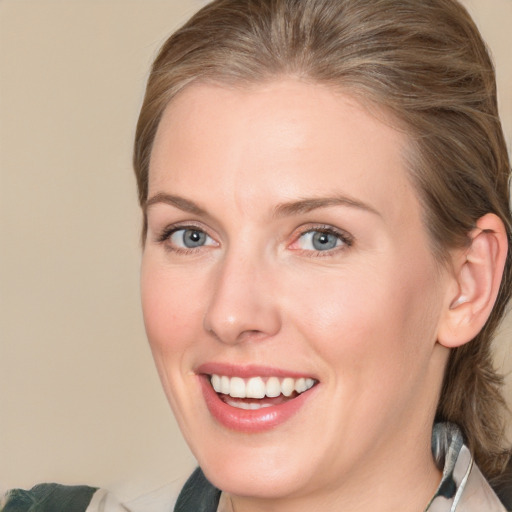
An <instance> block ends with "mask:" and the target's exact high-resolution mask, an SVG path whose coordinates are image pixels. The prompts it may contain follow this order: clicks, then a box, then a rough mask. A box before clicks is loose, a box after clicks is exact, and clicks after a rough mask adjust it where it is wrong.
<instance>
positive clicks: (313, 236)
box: [298, 230, 343, 251]
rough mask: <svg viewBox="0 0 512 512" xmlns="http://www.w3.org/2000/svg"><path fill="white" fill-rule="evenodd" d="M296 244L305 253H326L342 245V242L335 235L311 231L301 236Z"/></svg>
mask: <svg viewBox="0 0 512 512" xmlns="http://www.w3.org/2000/svg"><path fill="white" fill-rule="evenodd" d="M298 244H299V247H300V248H301V249H303V250H306V251H328V250H330V249H334V248H335V247H338V246H340V245H342V244H343V240H342V239H341V237H340V236H339V235H337V234H335V233H330V232H328V231H318V230H312V231H308V232H306V233H304V234H303V235H301V236H300V238H299V240H298Z"/></svg>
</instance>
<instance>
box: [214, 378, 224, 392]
mask: <svg viewBox="0 0 512 512" xmlns="http://www.w3.org/2000/svg"><path fill="white" fill-rule="evenodd" d="M220 382H221V381H220V377H219V376H218V375H212V386H213V389H215V391H216V392H217V393H220V392H221V389H222V388H221V385H220Z"/></svg>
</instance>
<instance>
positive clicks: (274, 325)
mask: <svg viewBox="0 0 512 512" xmlns="http://www.w3.org/2000/svg"><path fill="white" fill-rule="evenodd" d="M241 245H243V244H240V246H238V247H232V248H231V249H230V250H227V251H226V253H225V255H224V257H223V258H222V260H220V261H219V262H218V267H217V269H216V272H215V275H214V277H213V285H212V293H211V296H210V301H209V304H208V307H207V310H206V313H205V317H204V327H205V329H206V330H207V331H208V332H211V333H212V334H214V336H215V337H216V338H217V339H219V340H220V341H222V342H223V343H231V344H234V343H239V342H241V341H243V340H244V339H249V338H254V339H255V338H265V337H269V336H273V335H274V334H276V333H277V332H278V331H279V329H280V325H281V321H280V316H279V311H278V307H277V304H276V303H275V301H274V300H273V293H272V289H271V286H270V284H271V281H272V270H271V265H270V264H269V262H268V261H266V259H265V257H264V254H263V252H262V251H259V252H258V251H257V250H255V248H254V247H252V248H251V247H248V246H246V247H242V246H241Z"/></svg>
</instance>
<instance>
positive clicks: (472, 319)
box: [437, 213, 508, 348]
mask: <svg viewBox="0 0 512 512" xmlns="http://www.w3.org/2000/svg"><path fill="white" fill-rule="evenodd" d="M469 238H470V245H469V247H467V248H464V249H463V250H461V251H458V252H457V254H456V255H454V258H453V261H452V263H453V271H454V280H455V282H454V285H453V286H451V287H450V289H449V290H447V294H448V297H447V300H446V304H447V307H446V308H445V311H444V312H443V316H442V319H441V322H440V325H439V330H438V338H437V339H438V342H439V343H440V344H441V345H443V346H445V347H448V348H455V347H458V346H460V345H464V344H465V343H467V342H469V341H471V340H472V339H473V338H474V337H475V336H476V335H477V334H478V333H479V332H480V331H481V330H482V328H483V326H484V325H485V322H486V321H487V319H488V318H489V315H490V314H491V311H492V308H493V306H494V302H495V301H496V297H497V295H498V291H499V288H500V283H501V278H502V275H503V269H504V267H505V261H506V257H507V251H508V243H507V234H506V230H505V226H504V225H503V222H502V221H501V219H500V218H499V217H498V216H496V215H494V214H492V213H488V214H486V215H484V216H483V217H481V218H480V219H479V220H478V222H477V224H476V227H475V229H474V230H473V231H471V233H470V234H469Z"/></svg>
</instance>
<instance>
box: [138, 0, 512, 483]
mask: <svg viewBox="0 0 512 512" xmlns="http://www.w3.org/2000/svg"><path fill="white" fill-rule="evenodd" d="M278 76H296V77H298V78H300V79H304V80H309V81H313V82H318V83H323V84H330V85H333V86H335V87H338V88H342V89H343V90H346V91H348V92H349V93H350V94H353V95H355V96H356V97H357V98H358V99H359V100H360V101H362V102H364V103H365V104H369V105H377V106H379V107H383V108H384V109H385V110H386V111H388V112H390V113H391V114H392V115H393V117H394V118H395V119H397V120H398V122H399V124H400V126H401V127H402V129H406V130H407V133H408V135H409V138H410V141H411V144H410V148H411V150H410V151H409V153H408V155H407V159H408V164H409V167H410V172H411V179H412V182H413V183H414V185H415V186H416V187H417V190H418V195H419V197H420V200H421V202H422V204H423V210H424V221H425V225H426V226H427V229H428V230H429V232H430V236H431V240H432V247H433V251H434V253H435V254H436V256H437V257H438V258H439V260H440V261H443V260H444V259H445V257H446V255H447V252H448V249H450V248H453V247H460V246H463V245H464V244H465V243H467V240H468V237H467V235H468V233H469V232H470V231H471V229H472V228H474V226H475V223H476V221H477V219H478V218H480V217H481V216H483V215H484V214H486V213H488V212H493V213H495V214H496V215H498V216H499V217H500V218H501V219H502V221H503V223H504V224H505V227H506V230H507V233H508V237H509V240H510V239H511V236H510V235H511V230H512V219H511V216H510V211H509V188H508V187H509V174H510V163H509V160H508V155H507V150H506V145H505V141H504V137H503V132H502V128H501V124H500V120H499V117H498V113H497V101H496V84H495V76H494V69H493V65H492V63H491V60H490V58H489V55H488V53H487V50H486V47H485V44H484V42H483V41H482V39H481V37H480V34H479V32H478V30H477V28H476V26H475V25H474V23H473V21H472V20H471V18H470V16H469V15H468V13H467V12H466V10H465V9H464V8H463V7H462V6H461V5H460V4H459V3H458V2H457V1H456V0H422V1H418V0H217V1H214V2H213V3H211V4H209V5H207V6H206V7H204V8H203V9H202V10H201V11H199V12H198V13H197V14H196V15H195V16H194V17H192V18H191V20H190V21H189V22H188V23H187V24H186V25H185V26H183V27H182V28H181V29H180V30H178V31H177V32H176V33H175V34H173V35H172V36H171V37H170V38H169V39H168V40H167V42H166V43H165V44H164V46H163V47H162V49H161V50H160V53H159V55H158V57H157V58H156V60H155V63H154V65H153V68H152V71H151V74H150V77H149V80H148V85H147V91H146V96H145V100H144V104H143V106H142V110H141V114H140V118H139V122H138V125H137V132H136V138H135V150H134V167H135V173H136V176H137V183H138V187H139V200H140V203H141V205H142V206H144V204H145V201H146V199H147V193H148V169H149V161H150V157H151V149H152V143H153V140H154V137H155V133H156V130H157V128H158V124H159V122H160V118H161V116H162V113H163V111H164V109H165V107H166V105H167V104H168V103H169V101H170V100H171V99H172V98H173V97H174V96H175V95H176V94H178V93H179V91H180V90H181V89H183V88H184V87H185V86H186V85H187V84H189V83H191V82H193V81H198V80H201V81H214V82H220V83H224V84H244V83H255V82H262V81H265V80H271V79H275V78H276V77H278ZM145 231H146V223H145V221H144V230H143V236H145ZM511 279H512V258H511V253H510V250H509V253H508V256H507V262H506V268H505V272H504V276H503V279H502V283H501V288H500V292H499V296H498V299H497V301H496V304H495V306H494V309H493V311H492V314H491V316H490V318H489V319H488V321H487V323H486V325H485V327H484V328H483V330H482V331H481V332H480V334H479V335H478V336H477V337H476V338H475V339H474V340H472V341H471V342H470V343H467V344H466V345H464V346H462V347H459V348H456V349H453V350H452V352H451V355H450V359H449V362H448V365H447V369H446V374H445V380H444V384H443V389H442V392H441V397H440V401H439V405H438V409H437V419H438V420H444V421H453V422H455V423H457V424H458V425H459V426H460V427H461V428H462V430H463V433H464V435H465V437H466V441H467V443H468V445H469V447H470V449H471V450H472V452H473V453H474V455H475V459H476V461H477V463H478V464H479V466H480V468H481V469H482V471H483V472H484V474H485V475H486V476H487V477H492V476H495V475H497V474H499V473H500V471H501V470H502V468H503V466H504V464H505V462H506V460H507V459H508V451H507V450H506V449H504V446H503V445H504V418H505V416H504V414H503V413H504V410H505V402H504V400H503V397H502V395H501V384H502V378H501V377H500V376H498V375H497V374H496V372H495V370H494V368H493V363H492V356H491V349H490V346H491V340H492V337H493V334H494V331H495V330H496V327H497V325H498V323H499V321H500V320H501V318H502V316H503V314H504V311H505V307H506V304H507V302H508V299H509V296H510V293H511Z"/></svg>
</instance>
